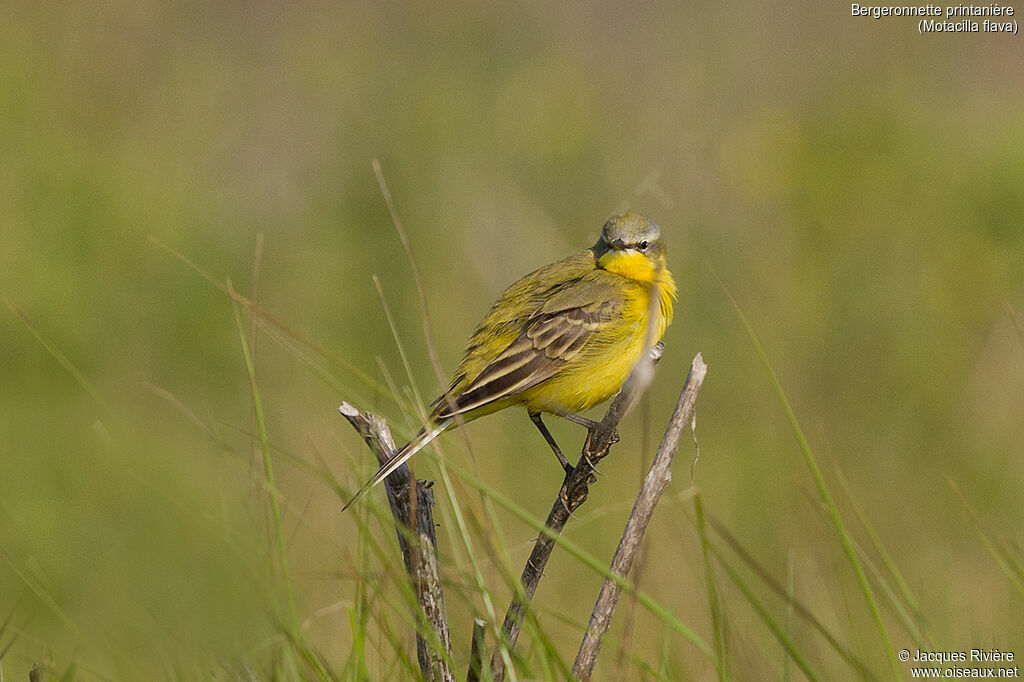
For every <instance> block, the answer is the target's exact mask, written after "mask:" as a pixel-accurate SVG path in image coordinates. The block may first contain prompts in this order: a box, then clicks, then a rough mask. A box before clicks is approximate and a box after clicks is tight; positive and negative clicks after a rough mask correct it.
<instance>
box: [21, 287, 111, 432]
mask: <svg viewBox="0 0 1024 682" xmlns="http://www.w3.org/2000/svg"><path fill="white" fill-rule="evenodd" d="M4 303H6V304H7V307H8V308H10V309H11V312H12V313H14V316H15V317H17V318H18V320H19V321H20V322H21V323H22V324H23V325H25V328H26V329H28V331H29V332H30V333H31V334H32V336H34V337H35V338H36V341H38V342H39V343H40V345H42V347H43V348H45V349H46V352H48V353H49V354H50V355H52V356H53V359H54V360H56V361H57V364H59V365H60V366H61V367H63V368H64V369H65V371H67V373H68V374H70V375H71V376H72V378H73V379H74V380H75V381H76V382H77V383H78V385H79V386H81V387H82V388H83V389H84V390H85V392H86V393H88V394H89V395H90V396H91V397H92V399H93V400H95V401H96V403H97V404H98V405H99V406H100V407H102V408H103V409H104V410H106V411H107V412H109V413H110V414H115V411H114V409H113V408H112V407H111V406H110V403H108V402H107V401H106V399H105V398H104V397H103V396H102V395H101V394H100V392H99V390H97V388H96V387H95V386H93V384H92V382H90V381H89V380H88V379H86V378H85V375H84V374H82V372H81V371H80V370H79V369H78V367H76V366H75V364H74V363H73V362H71V360H70V358H68V356H67V355H65V354H64V353H63V351H61V349H60V348H58V347H57V346H56V344H54V343H51V342H50V341H49V340H47V339H45V338H44V337H43V335H42V334H40V333H39V331H38V330H37V329H36V328H35V326H34V325H33V324H32V321H31V320H29V319H28V315H26V314H25V313H24V312H22V311H21V310H20V309H19V308H17V307H15V305H14V304H13V303H11V302H10V301H8V300H7V299H6V298H5V299H4Z"/></svg>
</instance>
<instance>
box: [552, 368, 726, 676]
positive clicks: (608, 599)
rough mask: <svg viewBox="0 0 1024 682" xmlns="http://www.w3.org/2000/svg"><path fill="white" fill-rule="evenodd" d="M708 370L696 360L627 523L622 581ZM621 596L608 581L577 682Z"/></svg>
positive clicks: (616, 568)
mask: <svg viewBox="0 0 1024 682" xmlns="http://www.w3.org/2000/svg"><path fill="white" fill-rule="evenodd" d="M707 370H708V367H707V365H706V364H704V359H703V358H702V357H701V355H700V353H698V354H697V357H695V358H694V359H693V364H692V365H691V367H690V375H689V376H688V377H687V378H686V385H685V386H684V387H683V391H682V393H681V394H680V395H679V401H678V402H677V403H676V409H675V412H674V413H673V414H672V419H671V420H670V421H669V424H668V428H667V429H666V430H665V435H664V437H662V439H661V445H659V446H658V453H657V454H656V455H655V456H654V462H653V463H652V464H651V468H650V470H649V471H648V472H647V477H646V478H645V479H644V483H643V486H642V487H641V488H640V494H639V495H638V496H637V499H636V504H634V505H633V511H632V513H631V514H630V515H629V520H628V521H627V522H626V528H625V530H623V532H622V540H620V541H619V547H618V549H616V550H615V556H614V558H613V559H612V564H611V570H612V573H614V574H615V575H617V576H619V577H620V578H621V579H622V580H624V579H625V578H626V576H627V575H628V574H629V569H630V568H631V567H632V565H633V559H634V558H635V557H636V554H637V551H638V550H639V549H640V541H641V540H642V539H643V536H644V532H645V531H646V530H647V525H648V524H649V523H650V521H651V517H652V516H653V514H654V507H655V505H657V504H658V500H659V499H660V498H661V495H662V493H663V492H665V488H667V487H668V484H669V481H671V480H672V460H673V458H674V457H675V454H676V450H678V449H679V441H680V439H681V438H682V435H683V433H684V432H685V431H686V427H687V425H688V424H689V423H690V420H691V418H692V416H693V409H694V406H695V404H696V400H697V393H698V392H699V391H700V387H701V384H702V383H703V382H704V376H705V375H706V374H707ZM621 592H622V583H621V581H617V580H613V579H612V578H606V579H605V581H604V585H603V586H602V587H601V592H600V594H599V595H598V597H597V603H596V604H595V605H594V610H593V612H592V613H591V615H590V624H589V625H588V626H587V632H586V634H585V635H584V637H583V642H582V643H581V644H580V649H579V652H577V654H576V662H575V663H574V664H573V668H572V673H573V676H574V677H575V678H577V679H579V680H589V679H590V674H591V672H592V671H593V670H594V663H595V662H596V661H597V654H598V652H599V651H600V649H601V638H602V637H603V636H604V634H605V632H607V631H608V626H609V625H610V624H611V620H612V614H613V613H614V612H615V606H616V604H617V603H618V600H619V595H620V594H621Z"/></svg>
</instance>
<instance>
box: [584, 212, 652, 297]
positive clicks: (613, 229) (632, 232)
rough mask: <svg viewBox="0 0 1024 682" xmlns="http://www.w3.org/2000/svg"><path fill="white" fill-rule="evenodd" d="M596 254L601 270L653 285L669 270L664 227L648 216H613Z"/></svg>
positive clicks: (626, 214)
mask: <svg viewBox="0 0 1024 682" xmlns="http://www.w3.org/2000/svg"><path fill="white" fill-rule="evenodd" d="M593 251H594V255H595V257H596V258H597V266H598V267H599V268H602V269H604V270H607V271H608V272H614V273H616V274H618V275H622V276H623V277H629V278H630V279H635V280H639V281H642V282H653V281H655V280H656V279H659V278H660V277H661V273H662V272H665V271H666V266H665V241H664V240H663V239H662V237H661V228H660V227H658V224H657V223H655V222H654V221H653V220H651V219H650V218H648V217H647V216H642V215H638V214H636V213H620V214H618V215H614V216H612V217H611V218H609V219H608V222H606V223H605V224H604V227H603V228H601V238H600V239H598V240H597V243H596V244H594V247H593Z"/></svg>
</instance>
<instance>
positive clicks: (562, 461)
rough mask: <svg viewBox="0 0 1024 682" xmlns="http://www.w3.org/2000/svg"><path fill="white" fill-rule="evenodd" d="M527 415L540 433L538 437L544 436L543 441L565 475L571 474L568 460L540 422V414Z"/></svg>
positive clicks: (531, 413)
mask: <svg viewBox="0 0 1024 682" xmlns="http://www.w3.org/2000/svg"><path fill="white" fill-rule="evenodd" d="M529 415H530V421H532V422H533V424H534V426H536V427H537V430H539V431H540V435H542V436H544V440H546V441H547V443H548V445H550V446H551V450H552V452H554V453H555V457H557V458H558V463H559V464H561V465H562V468H563V469H564V470H565V475H566V476H568V475H569V474H571V473H572V465H571V464H569V460H567V459H566V458H565V455H563V454H562V450H561V449H560V448H559V447H558V443H556V442H555V437H554V436H552V435H551V432H550V431H548V427H547V426H545V425H544V422H543V421H541V418H540V412H530V413H529Z"/></svg>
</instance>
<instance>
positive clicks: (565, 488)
mask: <svg viewBox="0 0 1024 682" xmlns="http://www.w3.org/2000/svg"><path fill="white" fill-rule="evenodd" d="M663 349H664V345H663V344H662V343H660V342H659V343H657V344H655V345H654V346H652V347H651V351H650V354H649V356H648V358H647V360H646V362H641V363H638V365H637V367H636V369H634V370H633V373H632V375H631V376H630V378H629V380H628V381H627V382H626V384H625V386H623V388H622V390H621V391H619V394H618V395H617V396H615V399H614V400H613V401H612V404H611V406H609V407H608V411H607V412H606V413H605V415H604V418H603V419H601V421H599V422H598V423H597V424H596V425H595V426H594V427H593V428H592V429H591V430H590V431H589V432H588V433H587V440H586V441H585V442H584V444H583V450H582V452H581V454H580V459H579V461H578V462H577V463H576V466H575V467H574V468H573V470H572V472H570V473H569V475H568V476H567V477H566V479H565V481H564V482H563V483H562V488H561V490H559V491H558V497H557V498H556V499H555V502H554V504H553V505H552V506H551V511H550V512H549V513H548V518H547V521H546V522H545V524H544V525H545V527H544V530H542V531H541V532H540V534H539V535H538V536H537V542H536V543H534V546H533V551H532V552H531V553H530V558H529V559H527V561H526V566H524V567H523V574H522V577H521V578H520V582H521V584H522V591H521V592H520V593H518V594H516V595H515V596H514V597H513V598H512V603H511V604H510V605H509V607H508V612H507V613H506V614H505V622H504V624H503V626H502V631H503V633H504V635H505V641H504V642H499V643H498V647H497V648H496V649H495V652H494V654H493V656H492V657H491V673H492V675H493V676H494V679H495V682H501V680H504V679H505V665H504V663H503V661H502V659H501V647H502V646H507V647H508V650H509V651H511V650H512V649H514V648H515V645H516V640H517V639H518V638H519V632H520V630H521V628H522V621H523V614H524V613H525V612H526V606H527V605H528V604H529V603H530V601H531V600H532V599H533V595H534V593H535V592H536V591H537V584H538V583H539V582H540V579H541V576H542V575H543V574H544V567H545V566H546V565H547V562H548V558H549V557H550V556H551V551H552V550H553V549H554V547H555V538H557V537H558V535H559V534H560V533H561V532H562V529H563V528H564V527H565V524H566V522H567V521H568V520H569V517H570V516H572V513H573V512H574V511H576V509H578V508H579V506H580V505H582V504H583V503H584V502H585V501H586V499H587V495H588V494H589V492H590V484H591V483H593V482H594V481H595V480H597V477H596V476H594V471H595V470H596V466H597V463H598V462H599V461H600V460H601V459H602V458H604V457H605V455H607V454H608V450H609V449H610V448H611V446H612V445H614V444H615V443H616V442H617V441H618V440H619V435H618V432H617V431H616V428H617V427H618V425H619V422H620V421H622V418H623V417H624V416H626V412H627V411H628V410H629V407H630V406H631V405H632V404H633V401H634V400H636V398H637V397H638V396H639V395H640V394H641V393H643V392H644V390H645V389H646V388H647V386H648V385H649V384H650V382H651V379H652V377H653V366H654V364H655V363H656V362H658V360H660V359H661V354H662V351H663Z"/></svg>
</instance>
